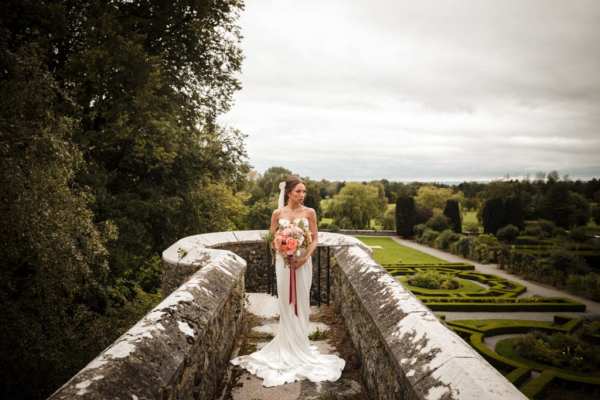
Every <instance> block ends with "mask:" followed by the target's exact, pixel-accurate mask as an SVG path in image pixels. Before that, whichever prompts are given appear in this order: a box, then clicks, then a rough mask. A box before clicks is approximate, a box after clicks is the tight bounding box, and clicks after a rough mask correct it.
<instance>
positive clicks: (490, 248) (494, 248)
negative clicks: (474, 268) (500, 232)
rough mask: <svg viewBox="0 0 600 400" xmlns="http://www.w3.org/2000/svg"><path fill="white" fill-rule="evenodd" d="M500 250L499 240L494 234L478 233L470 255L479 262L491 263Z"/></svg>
mask: <svg viewBox="0 0 600 400" xmlns="http://www.w3.org/2000/svg"><path fill="white" fill-rule="evenodd" d="M499 251H500V242H499V241H498V239H497V238H496V236H494V235H487V234H483V235H479V236H477V237H476V238H475V241H474V243H473V248H472V251H471V257H473V258H474V259H475V260H476V261H479V262H481V263H484V264H485V263H492V262H495V261H496V259H497V254H498V253H499Z"/></svg>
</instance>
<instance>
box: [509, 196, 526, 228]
mask: <svg viewBox="0 0 600 400" xmlns="http://www.w3.org/2000/svg"><path fill="white" fill-rule="evenodd" d="M504 214H505V216H506V224H510V225H514V226H516V227H517V228H519V230H520V229H523V228H524V227H525V220H524V210H523V202H522V201H521V198H520V197H517V196H510V197H508V198H507V199H505V200H504Z"/></svg>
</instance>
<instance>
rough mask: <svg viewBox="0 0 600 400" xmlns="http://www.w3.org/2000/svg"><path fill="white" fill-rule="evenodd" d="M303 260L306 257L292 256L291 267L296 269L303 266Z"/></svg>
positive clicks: (304, 260)
mask: <svg viewBox="0 0 600 400" xmlns="http://www.w3.org/2000/svg"><path fill="white" fill-rule="evenodd" d="M305 262H306V257H298V258H296V257H294V258H293V259H292V268H294V269H298V268H300V267H301V266H303V265H304V263H305Z"/></svg>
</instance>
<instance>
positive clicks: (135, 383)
mask: <svg viewBox="0 0 600 400" xmlns="http://www.w3.org/2000/svg"><path fill="white" fill-rule="evenodd" d="M264 233H265V231H236V232H216V233H209V234H202V235H195V236H189V237H186V238H183V239H181V240H179V241H177V242H176V243H174V244H173V245H172V246H170V247H169V248H168V249H166V250H165V251H164V252H163V262H164V265H165V270H164V274H163V285H162V290H163V293H164V294H165V295H168V297H166V298H165V300H164V301H163V302H161V303H160V304H159V305H158V306H156V307H155V308H154V309H153V310H152V311H151V312H150V313H148V314H147V315H146V316H145V317H144V318H143V319H142V320H140V321H139V322H138V323H137V324H136V325H135V326H133V327H132V328H131V329H130V330H129V331H128V332H126V333H125V334H124V335H123V336H121V337H120V338H119V339H117V340H116V341H115V343H113V344H112V345H111V346H110V347H109V348H107V349H106V350H105V351H103V352H102V353H101V354H100V355H99V356H98V357H97V358H96V359H94V360H93V361H92V362H91V363H90V364H88V365H87V366H86V367H85V368H84V369H83V370H81V371H80V372H79V373H78V374H77V375H75V376H74V377H73V378H72V379H71V380H69V382H67V383H66V384H65V385H63V387H61V388H60V389H59V390H57V391H56V392H55V393H54V394H53V395H52V396H51V399H66V398H71V397H75V396H78V397H81V398H86V399H105V398H115V399H117V398H119V399H133V400H136V399H200V398H202V399H212V398H214V397H215V396H216V395H217V394H218V393H219V391H220V390H221V388H220V386H219V383H220V382H221V381H222V378H223V375H224V373H225V371H227V367H228V361H229V358H230V355H231V351H232V348H233V344H234V342H235V340H236V337H237V336H238V333H239V331H240V328H241V320H242V316H243V311H244V309H243V307H244V292H245V289H246V286H245V285H246V283H247V285H248V288H252V290H256V291H266V290H259V289H266V285H267V283H266V282H267V281H266V277H268V273H269V271H270V270H269V269H270V268H272V267H270V266H269V262H268V254H267V251H266V247H265V244H264V242H263V241H262V239H261V235H262V234H264ZM319 246H324V247H327V246H330V247H331V249H332V251H331V256H333V261H334V264H333V267H332V269H331V286H332V293H331V295H332V296H331V301H332V303H333V305H334V306H335V308H336V310H337V312H339V313H340V314H341V315H342V317H343V319H344V322H345V326H346V329H347V330H348V332H349V334H350V336H351V338H352V341H353V344H354V346H355V349H356V350H357V353H358V356H359V358H360V359H361V361H362V366H363V368H362V374H363V378H364V383H365V385H366V386H367V388H368V392H369V394H370V396H371V398H372V399H477V400H481V399H486V400H487V399H505V398H509V399H525V397H524V396H523V395H522V394H521V393H520V392H519V391H518V390H517V389H516V388H515V387H514V386H513V385H512V384H511V383H510V382H509V381H508V380H506V379H505V378H504V377H503V376H502V375H501V374H500V373H499V372H497V371H496V370H495V369H494V368H493V367H492V366H491V365H490V364H488V363H487V361H485V360H484V359H483V358H482V357H481V356H480V355H479V354H478V353H477V352H476V351H474V350H473V349H472V348H471V347H470V346H469V345H468V344H467V343H466V342H465V341H464V340H462V339H461V338H460V337H459V336H458V335H456V334H455V333H453V332H452V331H451V330H450V329H448V328H446V327H445V326H444V324H443V323H442V322H440V321H439V320H438V319H437V318H436V317H435V315H434V314H433V313H432V312H431V311H430V310H429V309H428V308H427V307H425V306H424V305H423V304H422V303H421V302H420V301H418V300H417V299H416V297H415V296H413V295H412V294H411V293H410V292H408V291H407V290H405V289H404V288H403V287H402V285H401V284H400V283H398V282H397V281H396V280H395V279H394V278H393V277H392V276H391V275H389V274H388V273H387V272H386V271H385V270H384V269H383V268H382V267H381V266H380V265H378V264H377V263H376V262H375V261H374V260H373V259H372V258H371V250H370V248H368V247H367V246H365V245H364V244H363V243H362V242H360V241H359V240H357V239H356V238H353V237H351V236H346V235H341V234H336V233H328V232H320V233H319ZM233 252H235V253H237V255H236V254H234V253H233ZM321 254H322V257H323V258H322V267H323V270H322V272H323V273H322V277H321V284H322V287H323V289H324V285H325V279H326V274H325V265H326V259H325V255H326V252H325V251H323V252H322V253H321ZM246 261H247V262H248V265H247V262H246ZM313 264H314V270H313V277H314V278H315V280H316V279H317V277H316V270H317V263H316V259H315V260H313ZM246 280H247V281H246ZM315 286H316V283H315V282H313V290H314V289H315ZM323 291H324V290H323ZM323 300H324V299H323Z"/></svg>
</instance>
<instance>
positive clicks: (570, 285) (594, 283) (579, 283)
mask: <svg viewBox="0 0 600 400" xmlns="http://www.w3.org/2000/svg"><path fill="white" fill-rule="evenodd" d="M567 289H568V290H570V291H571V292H573V293H576V294H579V295H581V296H584V297H587V298H589V299H592V300H594V301H600V275H599V274H597V273H595V272H591V273H589V274H585V275H576V274H572V275H569V276H568V277H567Z"/></svg>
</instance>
